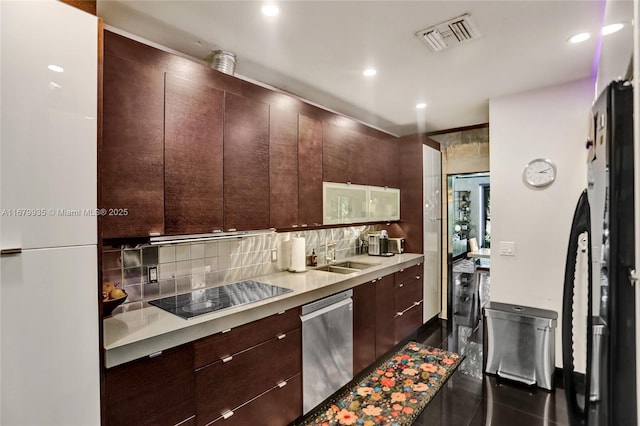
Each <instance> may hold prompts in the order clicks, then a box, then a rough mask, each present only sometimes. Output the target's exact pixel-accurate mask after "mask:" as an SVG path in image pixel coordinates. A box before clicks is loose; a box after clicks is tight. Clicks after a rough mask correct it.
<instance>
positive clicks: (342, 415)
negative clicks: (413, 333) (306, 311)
mask: <svg viewBox="0 0 640 426" xmlns="http://www.w3.org/2000/svg"><path fill="white" fill-rule="evenodd" d="M463 359H464V357H462V356H460V355H458V354H456V353H453V352H447V351H445V350H442V349H436V348H432V347H430V346H425V345H420V344H418V343H415V342H409V343H407V344H406V345H405V346H404V347H403V348H402V349H401V350H399V351H398V352H396V353H395V354H393V355H391V356H390V357H389V358H387V359H386V360H385V361H383V362H382V363H380V364H379V365H378V366H377V367H376V368H375V369H374V370H373V371H372V372H371V373H369V374H368V375H367V376H365V377H364V378H363V379H362V380H360V381H359V382H358V383H357V384H356V385H355V386H353V387H352V388H349V389H346V390H344V391H342V392H340V393H339V394H337V396H336V397H335V398H333V399H332V400H330V401H329V402H328V403H326V404H325V405H324V406H322V407H318V408H317V409H316V410H314V414H312V415H311V417H309V418H307V419H306V420H303V421H302V422H301V423H298V425H300V426H302V425H304V426H335V425H356V426H374V425H390V426H404V425H410V424H412V423H413V421H414V420H415V419H416V417H418V416H419V415H420V413H421V412H422V410H423V409H424V407H426V406H427V404H428V403H429V401H430V400H431V398H433V396H434V395H435V394H436V393H437V392H438V390H439V389H440V388H441V387H442V385H443V384H444V383H445V382H446V381H447V380H448V379H449V377H450V376H451V374H453V372H454V371H455V370H456V368H458V366H459V365H460V363H461V362H462V360H463Z"/></svg>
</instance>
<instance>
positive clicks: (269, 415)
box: [213, 374, 302, 426]
mask: <svg viewBox="0 0 640 426" xmlns="http://www.w3.org/2000/svg"><path fill="white" fill-rule="evenodd" d="M283 383H286V384H285V385H284V386H282V387H280V386H275V387H274V388H272V389H271V390H269V391H268V392H267V393H265V394H263V395H260V396H259V397H258V398H256V399H254V400H253V401H251V402H249V403H248V404H246V405H243V406H242V407H240V408H238V409H237V410H234V412H233V415H231V416H230V417H227V418H226V419H225V418H223V417H221V418H219V419H218V420H216V421H215V422H213V424H214V425H215V426H246V425H264V426H282V425H287V424H290V423H291V422H293V421H294V420H295V419H296V418H298V417H299V416H301V415H302V374H296V375H295V376H294V377H292V378H290V379H289V380H287V381H286V382H283Z"/></svg>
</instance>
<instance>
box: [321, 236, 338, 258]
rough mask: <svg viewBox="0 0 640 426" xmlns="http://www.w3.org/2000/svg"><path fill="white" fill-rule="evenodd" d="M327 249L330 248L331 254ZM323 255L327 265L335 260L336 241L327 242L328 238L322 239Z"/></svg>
mask: <svg viewBox="0 0 640 426" xmlns="http://www.w3.org/2000/svg"><path fill="white" fill-rule="evenodd" d="M329 249H332V251H333V256H330V255H329ZM324 255H325V260H326V262H327V265H328V264H330V263H331V262H333V261H335V260H336V243H335V241H331V242H329V239H328V238H325V239H324Z"/></svg>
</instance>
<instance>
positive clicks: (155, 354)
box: [149, 351, 162, 358]
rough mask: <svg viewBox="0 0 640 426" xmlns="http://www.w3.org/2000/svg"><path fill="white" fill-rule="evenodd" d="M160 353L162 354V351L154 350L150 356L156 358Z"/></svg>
mask: <svg viewBox="0 0 640 426" xmlns="http://www.w3.org/2000/svg"><path fill="white" fill-rule="evenodd" d="M160 355H162V351H158V352H154V353H152V354H149V358H155V357H157V356H160Z"/></svg>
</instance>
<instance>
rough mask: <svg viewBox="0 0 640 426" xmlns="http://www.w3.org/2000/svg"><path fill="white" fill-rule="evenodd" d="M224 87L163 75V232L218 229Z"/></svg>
mask: <svg viewBox="0 0 640 426" xmlns="http://www.w3.org/2000/svg"><path fill="white" fill-rule="evenodd" d="M223 102H224V92H222V91H220V90H216V89H214V88H212V87H209V86H207V85H205V84H202V83H198V82H193V81H189V80H186V79H184V78H181V77H176V76H174V75H171V74H166V81H165V134H164V153H165V160H164V161H165V169H164V178H165V187H164V205H165V234H167V235H176V234H195V233H203V232H204V233H206V232H212V231H214V230H222V227H223V216H222V213H223V212H222V205H223V204H222V195H223V194H222V179H223V174H222V137H223V132H222V124H223V123H222V120H223Z"/></svg>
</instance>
